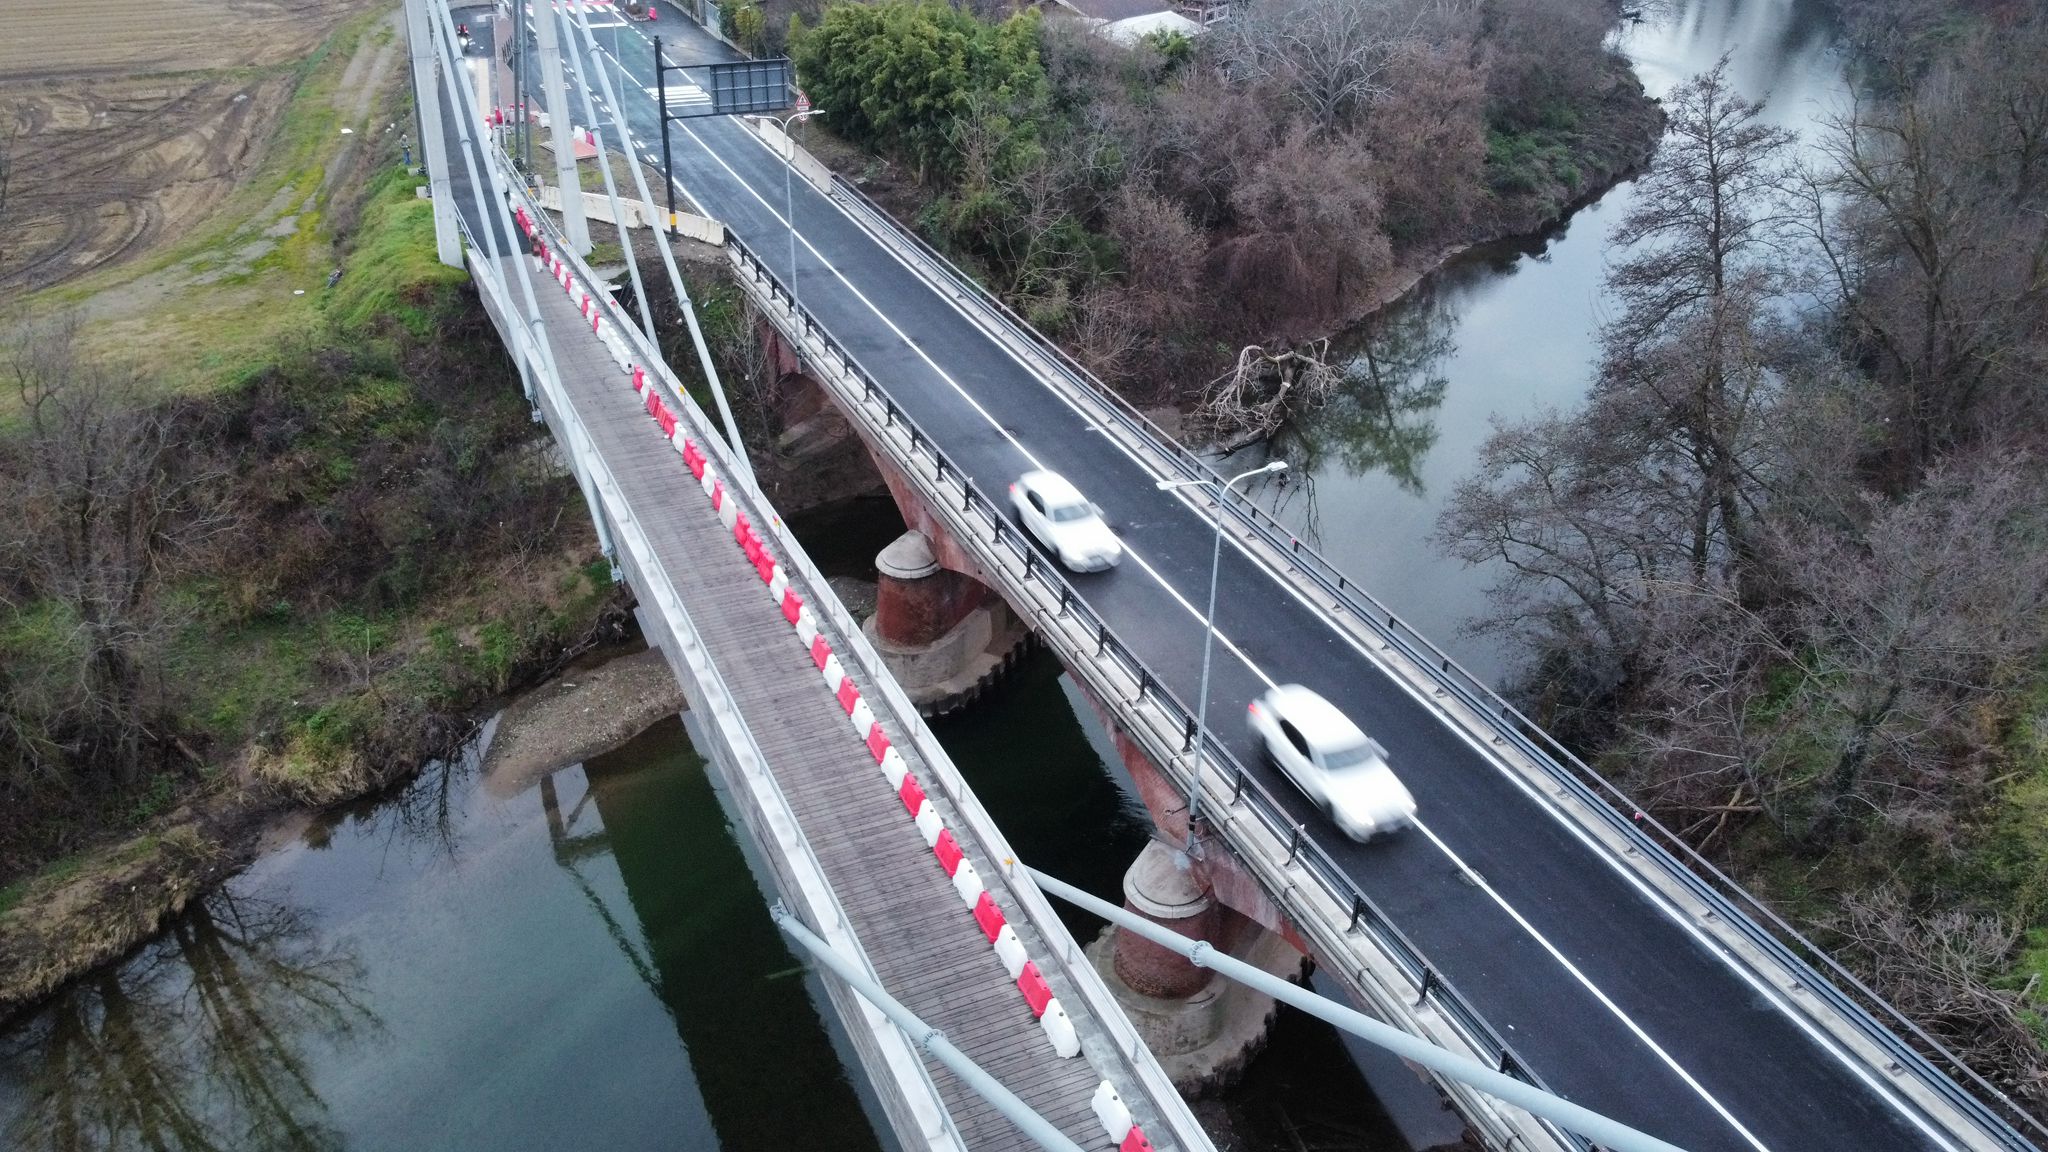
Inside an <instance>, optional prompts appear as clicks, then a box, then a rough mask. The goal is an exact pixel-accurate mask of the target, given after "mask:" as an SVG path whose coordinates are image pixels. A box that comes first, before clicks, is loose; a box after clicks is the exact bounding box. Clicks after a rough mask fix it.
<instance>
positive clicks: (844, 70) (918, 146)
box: [794, 0, 1045, 181]
mask: <svg viewBox="0 0 2048 1152" xmlns="http://www.w3.org/2000/svg"><path fill="white" fill-rule="evenodd" d="M794 50H795V55H794V59H795V60H796V66H797V74H798V75H799V76H800V77H802V79H803V83H804V87H805V90H806V91H807V92H808V93H809V94H810V96H811V99H812V100H813V101H814V102H816V103H817V104H818V105H819V106H820V107H822V108H823V109H824V110H825V111H824V116H825V120H826V123H827V124H829V125H830V126H831V128H832V130H833V131H835V132H837V133H839V134H840V135H842V136H845V137H847V138H848V139H850V140H853V141H855V142H857V143H862V144H868V145H871V146H874V147H878V148H882V149H885V150H889V151H895V152H899V153H901V154H903V155H905V156H907V157H908V158H909V159H910V160H911V162H912V163H913V164H914V165H915V166H916V169H917V174H918V179H919V180H920V181H922V180H926V179H929V178H930V177H932V176H934V175H941V174H944V175H951V174H952V173H953V171H954V169H955V167H956V166H957V164H958V163H959V159H960V157H959V153H958V150H957V148H956V146H955V142H954V138H955V124H956V122H957V121H958V120H959V119H960V118H961V117H962V116H964V115H966V113H967V111H968V105H969V101H970V99H971V98H973V97H976V96H979V97H980V98H982V99H984V100H987V101H990V102H992V103H993V104H994V105H996V106H999V107H1016V108H1022V109H1030V108H1033V107H1035V106H1036V105H1037V104H1038V103H1039V102H1040V101H1042V100H1043V99H1044V96H1045V69H1044V66H1043V65H1042V64H1041V63H1040V61H1039V56H1038V15H1037V13H1036V12H1024V13H1019V14H1018V15H1016V16H1012V17H1011V18H1009V19H1008V20H1005V21H1003V22H1002V23H1001V24H985V23H982V22H981V21H979V20H976V19H975V18H974V17H973V16H971V15H968V14H967V13H965V12H960V11H957V10H955V9H953V8H949V7H947V6H945V5H942V4H934V3H916V2H912V0H888V2H886V3H882V4H873V5H869V4H840V5H835V6H833V7H831V8H828V9H826V11H825V17H824V19H823V20H822V21H821V22H820V23H819V24H818V26H817V27H816V28H811V29H805V30H803V32H802V34H801V35H800V37H799V38H798V39H797V40H796V41H795V43H794ZM1033 120H1034V118H1033V117H1031V116H1020V117H1018V118H1017V119H1016V121H1015V122H1014V123H1015V125H1016V131H1018V132H1020V133H1023V134H1027V135H1028V134H1029V133H1031V132H1032V131H1033V129H1032V127H1031V125H1032V123H1033Z"/></svg>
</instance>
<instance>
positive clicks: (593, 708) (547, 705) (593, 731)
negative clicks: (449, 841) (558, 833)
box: [482, 648, 686, 799]
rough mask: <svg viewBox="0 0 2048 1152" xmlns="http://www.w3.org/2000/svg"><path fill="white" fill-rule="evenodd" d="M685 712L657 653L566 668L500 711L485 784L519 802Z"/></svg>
mask: <svg viewBox="0 0 2048 1152" xmlns="http://www.w3.org/2000/svg"><path fill="white" fill-rule="evenodd" d="M685 706H686V705H685V702H684V700H683V690H682V687H681V686H680V685H678V684H677V683H676V677H675V673H674V672H673V671H671V670H670V668H669V666H668V660H667V659H666V658H664V657H663V656H662V654H661V652H660V651H658V650H656V649H653V648H648V649H643V650H641V651H639V652H634V653H631V654H629V655H624V656H615V657H613V658H611V659H608V660H605V661H604V662H602V663H599V664H595V665H580V666H578V667H574V668H571V669H568V670H565V671H564V672H563V673H562V674H561V675H559V676H556V677H554V678H553V679H551V680H548V681H546V682H544V683H541V684H537V685H535V686H534V687H533V689H532V690H530V691H528V692H526V693H525V694H524V695H521V696H519V697H518V698H516V699H514V700H513V701H512V702H511V703H510V704H508V705H506V706H505V710H504V711H502V712H500V713H498V719H497V726H496V728H494V729H493V730H492V732H491V739H490V745H489V747H488V748H486V749H485V751H484V761H483V767H482V772H483V776H484V786H485V787H486V788H488V789H490V792H491V795H493V796H497V797H499V798H501V799H502V798H504V797H507V796H515V795H517V794H519V793H521V792H524V791H525V790H526V789H528V788H531V787H532V786H533V785H534V783H535V782H536V781H538V780H539V779H540V778H541V777H542V776H544V775H546V774H547V773H549V772H552V771H554V770H555V769H557V768H560V767H562V766H563V765H565V764H578V763H581V762H583V761H585V760H589V759H591V758H593V757H596V756H601V755H603V754H604V753H606V752H609V751H611V750H612V749H614V748H617V747H619V746H621V745H623V744H625V743H626V742H627V741H628V740H631V739H633V738H634V737H635V736H638V735H639V734H640V733H642V732H645V731H646V730H647V729H648V728H649V727H650V726H652V725H653V724H654V723H655V722H656V721H659V720H661V719H662V718H663V717H666V716H674V715H676V714H677V713H680V712H681V711H682V710H683V709H684V707H685Z"/></svg>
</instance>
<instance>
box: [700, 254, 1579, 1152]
mask: <svg viewBox="0 0 2048 1152" xmlns="http://www.w3.org/2000/svg"><path fill="white" fill-rule="evenodd" d="M726 245H727V247H728V248H729V249H731V250H732V252H733V254H734V256H735V257H736V259H737V260H738V262H739V263H740V264H741V265H742V267H743V269H744V270H745V274H746V275H748V276H749V277H750V278H751V279H752V280H754V282H755V283H756V284H757V285H759V286H760V290H761V291H763V292H765V293H766V294H767V295H768V296H769V297H770V299H772V300H773V301H775V303H776V304H777V305H778V306H779V307H781V308H783V309H785V310H787V311H788V312H789V314H790V316H791V317H792V319H793V322H794V324H795V325H796V326H797V328H798V332H799V333H800V334H801V335H802V336H805V337H808V338H810V339H813V340H816V341H817V342H818V343H819V344H821V345H823V346H824V347H825V348H826V349H827V350H828V351H829V352H830V354H831V356H832V358H833V359H834V360H836V361H838V362H839V364H840V365H842V366H843V367H844V369H845V371H846V373H847V375H849V376H850V377H851V378H852V379H853V380H854V381H856V382H857V383H858V385H859V387H860V392H861V399H862V400H863V401H865V402H869V403H873V404H877V405H879V406H880V407H881V409H882V423H883V426H884V427H885V428H888V427H901V428H902V429H903V430H904V432H905V435H906V437H907V439H908V441H909V444H910V445H911V446H912V450H913V451H914V452H917V453H918V454H920V455H923V456H925V457H926V458H928V459H929V460H930V461H931V462H932V468H933V474H934V476H935V477H937V478H941V479H943V478H951V479H953V480H954V482H956V483H958V484H959V485H960V487H961V489H962V492H963V496H962V507H961V508H960V509H959V511H960V512H962V513H964V514H966V515H969V516H972V517H974V518H975V519H978V520H979V521H980V522H981V524H982V525H983V526H984V527H985V529H986V531H987V535H988V536H989V538H990V539H991V540H992V542H993V544H994V546H995V547H997V548H999V549H1003V550H1005V551H1007V552H1009V553H1010V555H1011V556H1012V557H1013V558H1014V560H1015V561H1016V564H1017V566H1018V569H1019V571H1020V572H1021V575H1022V578H1023V579H1025V580H1027V581H1033V582H1036V583H1039V584H1041V585H1043V586H1044V587H1045V596H1046V598H1047V600H1048V601H1049V602H1050V603H1053V604H1056V605H1057V606H1058V607H1057V608H1056V609H1055V610H1054V611H1055V613H1056V615H1058V616H1059V617H1061V618H1064V619H1065V620H1067V621H1068V624H1067V627H1068V628H1069V629H1074V630H1078V631H1079V632H1081V633H1082V634H1084V635H1086V636H1088V637H1089V638H1090V639H1091V640H1092V642H1093V644H1094V658H1095V659H1097V660H1098V661H1106V662H1109V663H1112V664H1114V665H1116V667H1117V668H1118V670H1119V671H1121V672H1122V673H1123V676H1124V678H1125V679H1126V680H1128V681H1130V682H1131V683H1133V684H1136V685H1137V686H1138V687H1137V692H1136V696H1135V698H1134V699H1133V700H1131V701H1127V703H1146V704H1150V705H1152V706H1153V707H1155V708H1157V709H1159V710H1160V711H1161V712H1163V713H1165V715H1166V716H1167V717H1168V719H1169V725H1170V727H1171V728H1172V729H1173V730H1176V731H1182V732H1187V733H1193V732H1194V731H1195V729H1196V725H1195V714H1194V712H1193V711H1192V710H1191V709H1189V708H1188V707H1187V706H1186V705H1185V704H1184V703H1182V702H1181V700H1180V698H1179V697H1178V696H1176V695H1175V694H1174V693H1173V691H1172V690H1171V689H1169V688H1167V687H1166V686H1165V685H1164V684H1163V683H1161V682H1160V681H1159V679H1158V678H1157V677H1155V676H1153V675H1152V673H1151V671H1150V669H1148V668H1147V667H1146V665H1145V663H1144V661H1142V660H1141V659H1139V657H1138V655H1137V654H1136V653H1135V652H1134V651H1133V650H1132V649H1131V648H1130V646H1129V645H1127V644H1125V643H1124V641H1123V640H1122V639H1121V638H1120V637H1119V636H1118V635H1117V633H1116V631H1115V629H1113V628H1111V627H1110V626H1109V624H1108V622H1107V621H1105V620H1103V619H1102V618H1101V617H1100V616H1098V615H1097V614H1096V613H1095V611H1094V610H1093V609H1092V608H1090V607H1089V606H1088V603H1087V601H1086V600H1084V599H1083V598H1082V597H1081V596H1080V595H1079V594H1078V593H1076V592H1075V590H1074V588H1073V586H1072V585H1070V584H1068V583H1067V580H1066V578H1065V576H1064V574H1062V573H1061V572H1060V571H1059V570H1058V568H1057V567H1055V566H1054V565H1051V564H1046V563H1044V562H1042V561H1041V560H1040V559H1039V556H1038V551H1037V549H1035V548H1033V547H1032V546H1031V544H1030V542H1029V541H1028V540H1027V539H1026V538H1025V536H1024V535H1023V533H1022V531H1021V530H1019V529H1018V528H1017V527H1016V526H1015V525H1014V524H1013V523H1012V522H1011V520H1010V517H1009V516H1007V515H1006V514H1005V513H1004V512H1003V510H1002V508H1001V506H1000V505H998V504H997V503H995V502H994V501H991V500H990V499H989V498H988V496H987V495H986V494H985V493H983V492H982V491H981V490H980V488H978V487H977V486H976V485H975V484H974V481H973V479H972V477H971V476H970V474H969V473H967V472H966V471H965V470H963V469H961V468H960V467H959V466H958V465H957V464H955V463H954V462H953V461H952V460H951V459H949V458H948V457H947V456H946V454H945V453H944V452H943V451H942V450H941V449H940V448H939V447H938V444H937V442H936V441H934V440H933V439H932V438H931V436H930V435H928V434H926V433H925V432H924V431H923V430H922V429H921V428H920V427H918V425H917V422H916V421H915V420H913V419H911V417H910V416H909V414H908V413H906V412H904V411H903V409H902V408H901V407H899V406H898V405H897V404H896V402H895V401H894V399H892V398H891V397H890V396H889V395H888V393H887V392H886V391H884V390H883V389H882V387H881V386H880V385H879V384H878V383H876V381H875V377H874V376H873V375H872V374H870V373H869V372H868V371H867V370H866V369H865V368H863V367H862V366H861V364H860V362H859V360H857V359H856V358H855V357H854V356H853V355H852V354H851V353H849V352H848V351H846V349H845V348H844V346H842V345H840V344H839V343H838V342H837V341H835V340H833V339H832V337H831V335H830V333H829V332H828V331H827V330H826V329H825V328H824V327H823V326H822V325H820V324H818V323H817V322H816V320H815V318H814V317H813V316H812V315H811V313H810V312H809V311H808V310H807V309H805V308H803V307H802V306H801V305H799V304H798V303H797V302H796V300H795V299H794V298H793V297H792V296H791V295H790V293H789V291H788V290H787V289H786V288H785V287H784V286H783V284H782V282H781V281H780V280H779V279H777V278H776V276H775V275H774V273H773V272H772V271H771V270H770V269H769V268H768V267H767V265H766V264H764V263H763V262H762V261H761V260H760V259H759V258H757V257H756V256H755V255H754V254H753V252H752V251H751V250H749V249H748V248H747V246H746V245H745V244H744V243H743V242H741V241H740V240H739V239H738V238H737V237H733V236H731V235H728V236H727V238H726ZM1203 735H1204V739H1203V742H1202V747H1203V755H1204V756H1205V757H1206V758H1207V759H1208V760H1209V762H1210V763H1212V764H1215V765H1217V766H1219V767H1220V768H1221V769H1222V770H1223V773H1224V778H1225V779H1227V780H1230V781H1231V782H1232V790H1233V799H1232V802H1231V808H1233V809H1241V810H1242V811H1243V812H1244V813H1246V814H1248V815H1250V816H1252V817H1253V818H1255V819H1257V820H1258V821H1259V823H1260V824H1261V825H1262V826H1263V828H1264V830H1265V831H1266V833H1267V834H1268V835H1271V836H1272V837H1273V838H1274V839H1275V840H1276V841H1278V842H1280V843H1285V844H1289V845H1290V854H1289V859H1288V862H1287V864H1286V866H1287V867H1290V868H1298V869H1301V870H1302V871H1304V872H1306V873H1307V874H1308V875H1309V876H1311V877H1313V878H1314V880H1315V881H1316V883H1317V884H1318V885H1319V886H1320V887H1322V888H1323V889H1324V891H1325V892H1326V893H1327V894H1328V896H1329V897H1330V898H1331V899H1333V900H1335V901H1336V902H1337V904H1338V905H1339V906H1340V907H1346V908H1350V909H1351V910H1352V912H1351V917H1350V922H1349V924H1348V926H1347V927H1346V929H1345V931H1346V932H1347V933H1355V934H1363V935H1365V936H1367V937H1369V938H1370V939H1371V940H1372V941H1373V942H1374V944H1375V945H1376V946H1377V948H1378V950H1379V951H1380V952H1381V953H1382V954H1383V955H1385V956H1387V957H1388V958H1389V959H1390V960H1392V961H1393V962H1394V963H1395V964H1396V965H1397V966H1398V967H1399V968H1400V969H1401V970H1402V972H1403V974H1404V975H1405V976H1406V977H1407V978H1408V980H1409V981H1410V982H1411V984H1412V985H1413V986H1414V992H1415V996H1416V999H1415V1001H1414V1004H1415V1006H1417V1007H1420V1006H1422V1005H1423V1004H1425V1003H1427V1004H1429V1005H1431V1006H1433V1007H1435V1008H1436V1009H1437V1010H1438V1011H1439V1012H1441V1013H1442V1014H1443V1015H1444V1017H1445V1018H1446V1019H1448V1020H1450V1021H1451V1022H1452V1024H1453V1025H1454V1026H1455V1027H1457V1028H1458V1030H1459V1031H1460V1032H1461V1033H1462V1034H1463V1035H1464V1037H1465V1040H1466V1042H1467V1043H1468V1044H1470V1045H1471V1046H1472V1048H1473V1049H1474V1050H1476V1051H1479V1052H1482V1053H1485V1054H1486V1055H1487V1056H1489V1057H1490V1058H1492V1059H1494V1060H1496V1061H1497V1062H1498V1064H1499V1066H1500V1067H1501V1068H1502V1069H1503V1070H1506V1071H1508V1072H1509V1073H1510V1074H1511V1075H1513V1076H1515V1077H1516V1078H1517V1079H1519V1080H1522V1081H1524V1082H1526V1083H1529V1084H1532V1085H1534V1086H1536V1087H1538V1088H1544V1089H1545V1090H1546V1091H1548V1088H1547V1087H1546V1086H1545V1085H1544V1083H1543V1081H1542V1079H1541V1078H1540V1077H1539V1076H1537V1075H1536V1074H1535V1073H1534V1072H1532V1071H1530V1070H1529V1066H1528V1064H1527V1062H1526V1061H1524V1060H1522V1059H1521V1057H1520V1056H1518V1055H1517V1054H1516V1053H1515V1051H1514V1049H1513V1048H1512V1047H1510V1046H1509V1044H1508V1043H1507V1041H1506V1040H1505V1039H1503V1038H1502V1037H1501V1035H1500V1033H1498V1032H1497V1031H1495V1030H1494V1028H1493V1027H1492V1025H1490V1024H1488V1023H1487V1022H1486V1020H1485V1018H1484V1017H1482V1016H1481V1015H1480V1014H1479V1012H1478V1011H1477V1010H1476V1009H1474V1008H1473V1007H1472V1005H1471V1003H1470V1002H1469V1001H1467V1000H1466V999H1465V997H1464V996H1463V995H1461V994H1460V993H1459V992H1458V990H1457V988H1456V986H1455V985H1453V984H1452V983H1451V982H1450V981H1449V980H1448V979H1446V978H1445V977H1444V976H1443V975H1442V973H1441V972H1440V971H1438V970H1437V969H1436V968H1435V967H1433V966H1432V965H1431V964H1430V963H1429V961H1428V960H1427V959H1426V958H1425V957H1424V956H1423V955H1422V952H1421V950H1420V949H1418V948H1416V947H1415V945H1414V943H1413V942H1411V941H1410V940H1409V939H1408V937H1407V936H1406V935H1404V934H1403V933H1402V932H1401V930H1400V929H1399V928H1397V927H1395V925H1394V923H1393V921H1391V920H1389V919H1387V917H1386V915H1385V914H1384V913H1383V912H1381V911H1380V908H1379V906H1378V904H1376V903H1375V902H1374V901H1373V900H1372V898H1371V897H1370V896H1368V895H1366V893H1365V891H1364V890H1363V889H1361V888H1360V887H1359V886H1358V885H1357V883H1356V882H1354V881H1353V880H1352V879H1351V877H1350V876H1349V875H1347V874H1346V873H1345V872H1344V870H1343V869H1342V868H1341V867H1339V866H1338V864H1337V862H1336V861H1335V860H1333V859H1331V858H1330V856H1329V854H1328V853H1327V852H1325V851H1324V850H1323V848H1322V846H1321V845H1320V844H1318V843H1317V842H1316V841H1315V839H1314V838H1313V837H1309V836H1306V835H1303V834H1302V832H1301V828H1300V826H1299V825H1298V824H1295V823H1294V822H1293V821H1292V820H1291V819H1290V818H1289V817H1288V815H1287V810H1286V809H1285V808H1284V807H1282V806H1281V804H1280V803H1279V801H1277V800H1276V799H1275V798H1274V797H1273V795H1272V794H1271V793H1270V792H1268V791H1267V790H1266V788H1265V786H1264V785H1262V784H1261V783H1259V781H1258V780H1257V779H1255V778H1254V777H1252V776H1251V774H1249V773H1248V772H1246V771H1245V769H1244V765H1243V764H1242V763H1240V762H1239V761H1238V759H1237V757H1236V756H1235V755H1234V754H1233V753H1232V752H1231V751H1230V750H1229V749H1228V748H1226V747H1224V746H1223V745H1222V744H1221V743H1220V742H1219V741H1217V740H1216V738H1215V736H1214V734H1213V733H1204V734H1203ZM1192 739H1193V738H1192V736H1190V737H1188V743H1189V745H1190V746H1191V745H1192ZM1163 767H1164V768H1165V770H1167V771H1169V772H1171V771H1175V770H1176V769H1175V767H1174V766H1173V765H1170V764H1169V765H1164V766H1163ZM1348 975H1355V974H1348ZM1544 1123H1546V1124H1548V1123H1549V1122H1548V1121H1544ZM1551 1127H1552V1129H1553V1131H1555V1132H1556V1133H1557V1135H1558V1136H1559V1137H1560V1138H1561V1139H1563V1140H1564V1141H1565V1142H1566V1143H1568V1144H1571V1145H1574V1146H1576V1147H1579V1148H1582V1149H1590V1148H1591V1147H1592V1146H1591V1144H1590V1143H1589V1142H1588V1141H1586V1140H1585V1139H1583V1138H1582V1137H1580V1136H1578V1135H1577V1134H1576V1133H1571V1132H1566V1131H1565V1130H1564V1129H1562V1128H1558V1127H1556V1126H1555V1125H1551Z"/></svg>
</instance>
